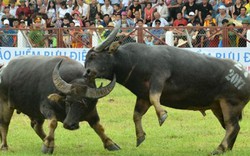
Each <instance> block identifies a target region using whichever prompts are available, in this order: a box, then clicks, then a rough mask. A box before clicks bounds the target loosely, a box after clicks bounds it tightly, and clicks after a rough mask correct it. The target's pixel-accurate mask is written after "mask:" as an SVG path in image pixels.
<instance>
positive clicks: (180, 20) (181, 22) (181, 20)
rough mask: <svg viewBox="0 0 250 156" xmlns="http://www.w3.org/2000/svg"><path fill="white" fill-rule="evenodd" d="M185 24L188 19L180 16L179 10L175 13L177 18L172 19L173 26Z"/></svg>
mask: <svg viewBox="0 0 250 156" xmlns="http://www.w3.org/2000/svg"><path fill="white" fill-rule="evenodd" d="M180 24H181V25H183V26H186V25H187V24H188V21H187V20H186V19H185V18H184V17H183V16H182V13H181V12H178V13H177V19H176V20H174V22H173V26H179V25H180Z"/></svg>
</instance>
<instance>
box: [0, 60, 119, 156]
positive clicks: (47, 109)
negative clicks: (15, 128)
mask: <svg viewBox="0 0 250 156" xmlns="http://www.w3.org/2000/svg"><path fill="white" fill-rule="evenodd" d="M84 70H85V69H84V67H83V65H82V64H81V63H79V62H77V61H74V60H72V59H70V58H67V57H59V56H57V57H45V56H28V57H20V58H17V59H14V60H12V61H10V62H9V64H8V65H7V66H6V67H2V68H1V72H0V80H1V81H0V136H1V141H2V144H1V146H0V148H1V150H7V149H8V145H7V133H8V127H9V123H10V120H11V117H12V115H13V112H14V110H15V109H16V110H17V111H18V112H19V113H24V114H26V115H27V116H28V117H29V118H30V120H31V126H32V128H33V129H34V131H35V132H36V133H37V135H38V136H39V137H40V138H41V139H42V140H43V148H42V152H43V153H53V150H54V146H55V145H54V144H55V143H54V131H55V129H56V127H57V121H60V122H63V126H64V127H65V128H66V129H70V130H74V129H77V128H79V122H80V121H87V122H88V123H89V125H90V126H91V127H92V128H93V129H94V130H95V132H96V133H97V134H98V136H99V137H100V138H101V140H102V142H103V144H104V147H105V148H106V149H108V150H118V149H119V146H118V145H116V144H115V143H114V142H113V141H112V140H111V139H110V138H109V137H108V136H106V135H105V133H104V128H103V127H102V125H101V124H100V122H99V120H100V119H99V116H98V113H97V110H96V103H97V100H98V98H101V97H103V96H105V95H107V94H108V93H109V92H110V91H111V90H112V89H113V88H114V85H115V81H116V80H115V78H114V80H113V81H112V82H110V84H108V85H107V86H105V87H101V88H96V85H95V82H94V80H90V79H87V78H84V77H83V73H84ZM45 119H48V120H49V133H48V135H46V134H45V132H44V131H43V123H44V120H45Z"/></svg>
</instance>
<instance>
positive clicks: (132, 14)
mask: <svg viewBox="0 0 250 156" xmlns="http://www.w3.org/2000/svg"><path fill="white" fill-rule="evenodd" d="M136 11H139V13H140V18H141V14H142V9H141V5H140V4H139V0H133V4H132V5H131V6H130V7H129V10H128V17H130V18H135V12H136Z"/></svg>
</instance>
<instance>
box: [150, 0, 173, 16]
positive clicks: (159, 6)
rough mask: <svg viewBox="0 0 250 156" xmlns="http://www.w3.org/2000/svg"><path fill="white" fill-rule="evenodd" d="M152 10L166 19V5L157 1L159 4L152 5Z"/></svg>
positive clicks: (167, 14)
mask: <svg viewBox="0 0 250 156" xmlns="http://www.w3.org/2000/svg"><path fill="white" fill-rule="evenodd" d="M153 8H155V9H156V10H157V12H159V13H160V15H161V17H162V18H165V19H167V18H168V16H169V10H168V7H167V5H166V3H164V1H163V0H159V2H158V3H157V4H156V5H154V6H153Z"/></svg>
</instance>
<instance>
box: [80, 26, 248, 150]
mask: <svg viewBox="0 0 250 156" xmlns="http://www.w3.org/2000/svg"><path fill="white" fill-rule="evenodd" d="M118 31H119V28H118V27H116V28H115V29H114V30H113V31H112V33H111V34H110V35H109V36H108V38H107V39H106V40H105V41H104V42H103V43H102V44H100V45H98V46H97V47H95V48H92V49H90V50H89V52H88V54H87V56H86V62H85V67H86V74H85V75H87V76H89V77H99V78H106V79H112V77H113V75H114V74H115V75H116V78H117V82H118V83H120V84H121V85H123V86H125V87H126V88H127V89H129V90H130V91H131V92H132V93H134V94H135V95H136V96H137V101H136V105H135V109H134V116H133V119H134V123H135V129H136V136H137V146H139V145H140V144H141V143H142V142H143V141H144V139H145V133H144V130H143V128H142V123H141V119H142V116H143V115H144V114H145V113H146V112H147V110H148V108H149V107H150V106H151V105H153V106H154V107H155V109H156V113H157V115H158V118H159V120H160V124H162V122H164V120H165V117H166V113H165V111H164V110H163V109H162V108H161V106H160V105H164V106H168V107H172V108H176V109H184V110H197V111H201V112H202V113H203V115H205V111H206V110H209V109H210V110H212V112H213V113H214V115H215V116H216V117H217V119H218V120H219V122H220V124H221V125H222V127H223V128H224V129H225V130H226V134H225V137H224V139H223V140H222V142H221V143H220V145H219V146H218V147H217V149H215V150H214V151H213V152H212V154H220V153H223V152H225V151H227V150H231V149H232V148H233V145H234V142H235V140H236V137H237V135H238V132H239V130H240V126H239V120H240V119H241V118H242V110H243V108H244V107H245V105H246V104H247V103H248V101H249V98H250V79H249V75H248V73H247V72H246V71H245V70H244V68H243V67H242V65H241V64H239V63H237V62H233V61H232V60H226V59H217V58H214V57H209V56H205V55H202V54H198V53H194V52H190V51H187V50H184V49H179V48H175V47H171V46H166V45H159V46H148V45H145V44H140V43H128V44H124V45H119V42H113V41H114V39H115V36H116V34H117V32H118ZM164 115H165V116H164Z"/></svg>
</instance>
